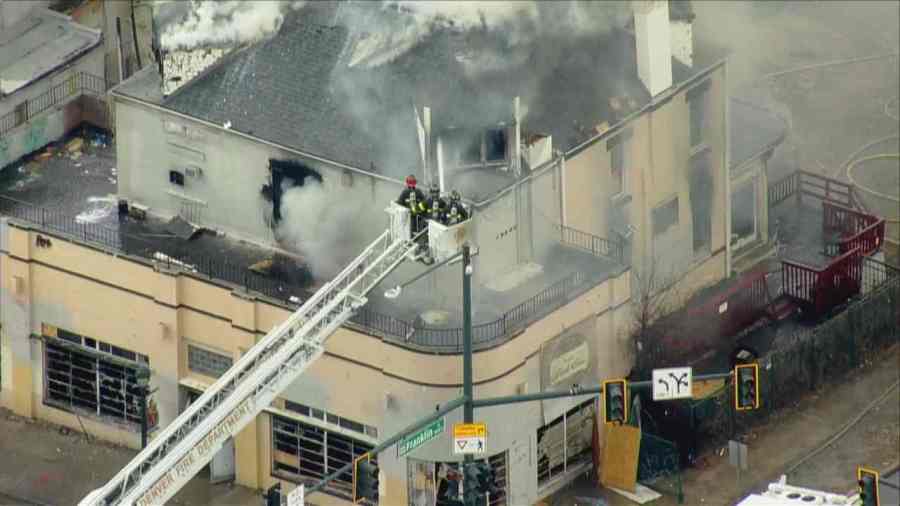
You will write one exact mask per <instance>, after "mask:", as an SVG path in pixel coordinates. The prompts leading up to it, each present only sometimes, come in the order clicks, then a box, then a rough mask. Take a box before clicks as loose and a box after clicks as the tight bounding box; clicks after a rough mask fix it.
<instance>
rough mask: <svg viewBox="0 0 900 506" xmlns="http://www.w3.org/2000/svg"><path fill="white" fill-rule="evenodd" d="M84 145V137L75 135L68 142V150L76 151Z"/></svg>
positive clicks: (70, 151)
mask: <svg viewBox="0 0 900 506" xmlns="http://www.w3.org/2000/svg"><path fill="white" fill-rule="evenodd" d="M83 146H84V139H82V138H81V137H75V138H74V139H72V140H70V141H69V142H67V143H66V151H68V152H69V153H75V152H76V151H81V148H82V147H83Z"/></svg>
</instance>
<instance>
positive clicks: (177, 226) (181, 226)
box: [166, 216, 200, 241]
mask: <svg viewBox="0 0 900 506" xmlns="http://www.w3.org/2000/svg"><path fill="white" fill-rule="evenodd" d="M166 231H167V232H171V233H172V234H173V235H175V236H176V237H178V238H179V239H181V240H184V241H190V240H191V239H193V238H195V237H196V236H197V234H199V233H200V229H199V228H197V227H195V226H193V225H191V224H190V223H188V222H187V221H185V220H184V219H183V218H182V217H181V216H176V217H174V218H172V219H171V220H169V222H168V223H167V224H166Z"/></svg>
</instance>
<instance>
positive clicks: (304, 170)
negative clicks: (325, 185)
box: [262, 158, 322, 224]
mask: <svg viewBox="0 0 900 506" xmlns="http://www.w3.org/2000/svg"><path fill="white" fill-rule="evenodd" d="M269 170H270V171H271V174H272V183H271V185H264V186H263V188H262V194H263V196H264V197H267V196H268V195H269V194H271V200H272V218H273V219H274V222H275V223H276V224H277V223H278V222H279V221H281V197H282V196H283V195H284V191H285V189H286V188H290V187H291V186H303V184H304V183H305V182H306V179H307V178H312V179H315V180H316V181H318V182H319V183H321V182H322V175H321V174H319V172H318V171H317V170H315V169H313V168H311V167H308V166H306V165H304V164H302V163H300V162H296V161H293V160H276V159H274V158H272V159H270V160H269ZM266 200H268V199H266Z"/></svg>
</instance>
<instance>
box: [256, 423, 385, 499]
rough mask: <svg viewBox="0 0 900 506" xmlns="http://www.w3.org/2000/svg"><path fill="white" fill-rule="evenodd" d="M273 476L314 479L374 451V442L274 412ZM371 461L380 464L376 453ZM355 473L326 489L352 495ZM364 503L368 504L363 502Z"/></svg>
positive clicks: (327, 486)
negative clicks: (369, 442) (372, 443)
mask: <svg viewBox="0 0 900 506" xmlns="http://www.w3.org/2000/svg"><path fill="white" fill-rule="evenodd" d="M271 420H272V475H273V476H276V477H279V478H283V479H285V480H289V481H292V482H295V483H306V482H315V481H318V480H321V479H322V478H324V477H325V476H327V475H329V474H331V473H333V472H335V471H337V470H338V469H340V468H342V467H344V465H346V464H348V463H351V462H353V460H354V459H356V458H357V457H359V456H360V455H363V454H365V453H366V452H369V451H370V450H372V448H373V446H372V445H371V444H368V443H365V442H362V441H359V440H357V439H354V438H352V437H349V436H347V435H344V434H338V433H337V432H333V431H329V430H326V429H324V428H322V427H318V426H315V425H312V424H307V423H304V422H301V421H299V420H294V419H291V418H286V417H281V416H278V415H272V417H271ZM372 460H373V461H374V462H375V463H376V464H377V461H376V460H375V458H374V456H373V458H372ZM352 488H353V473H352V471H348V472H346V473H343V474H341V475H339V476H338V478H337V479H335V480H333V481H332V482H330V483H329V484H328V485H326V487H325V489H324V490H323V491H324V492H326V493H328V494H330V495H334V496H337V497H341V498H343V499H351V500H352V498H353V489H352ZM364 504H365V503H364Z"/></svg>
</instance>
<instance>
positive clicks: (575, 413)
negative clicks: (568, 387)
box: [537, 399, 597, 487]
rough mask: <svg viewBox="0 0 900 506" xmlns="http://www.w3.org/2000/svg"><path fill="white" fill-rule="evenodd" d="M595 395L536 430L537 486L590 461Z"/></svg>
mask: <svg viewBox="0 0 900 506" xmlns="http://www.w3.org/2000/svg"><path fill="white" fill-rule="evenodd" d="M596 403H597V400H596V399H589V400H587V401H585V402H583V403H581V404H580V405H578V406H575V407H574V408H572V409H570V410H569V411H567V412H565V413H564V414H563V415H562V416H560V417H559V418H557V419H556V420H553V421H552V422H550V423H548V424H547V425H545V426H543V427H541V428H539V429H538V430H537V448H538V449H537V455H538V467H537V474H538V486H539V487H540V486H542V485H544V484H546V483H548V482H549V481H551V480H553V479H554V478H556V477H557V476H560V475H562V474H564V473H565V472H566V471H567V470H568V469H569V468H570V467H574V466H578V465H580V464H582V463H584V462H590V461H591V449H592V446H591V442H592V435H593V426H594V416H595V410H596Z"/></svg>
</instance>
